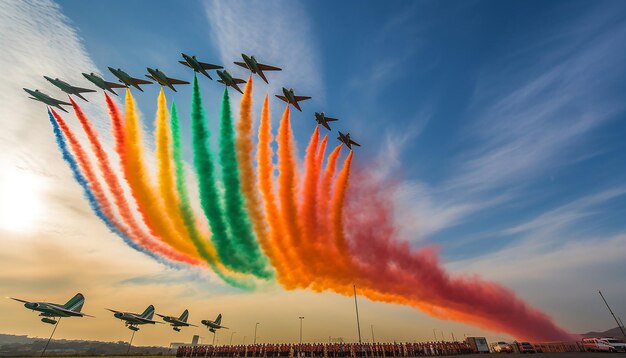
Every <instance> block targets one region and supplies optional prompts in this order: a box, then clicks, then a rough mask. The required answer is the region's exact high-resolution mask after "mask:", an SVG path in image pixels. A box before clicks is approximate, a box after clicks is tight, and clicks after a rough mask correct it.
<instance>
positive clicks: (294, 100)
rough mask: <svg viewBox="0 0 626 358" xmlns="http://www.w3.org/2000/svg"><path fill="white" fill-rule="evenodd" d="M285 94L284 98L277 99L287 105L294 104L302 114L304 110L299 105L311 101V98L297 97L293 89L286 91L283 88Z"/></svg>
mask: <svg viewBox="0 0 626 358" xmlns="http://www.w3.org/2000/svg"><path fill="white" fill-rule="evenodd" d="M283 94H284V96H279V95H276V97H278V98H280V99H282V100H283V101H285V102H287V104H293V106H294V107H296V109H297V110H298V111H300V112H302V109H301V108H300V105H299V104H298V102H300V101H304V100H307V99H311V97H306V96H296V95H295V93H294V92H293V88H290V89H286V88H285V87H283Z"/></svg>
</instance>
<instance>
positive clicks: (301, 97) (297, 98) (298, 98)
mask: <svg viewBox="0 0 626 358" xmlns="http://www.w3.org/2000/svg"><path fill="white" fill-rule="evenodd" d="M294 99H295V100H296V102H300V101H306V100H307V99H311V97H307V96H295V97H294Z"/></svg>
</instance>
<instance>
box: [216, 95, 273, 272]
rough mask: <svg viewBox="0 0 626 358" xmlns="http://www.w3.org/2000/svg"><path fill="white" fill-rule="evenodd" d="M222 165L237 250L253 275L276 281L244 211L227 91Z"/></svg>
mask: <svg viewBox="0 0 626 358" xmlns="http://www.w3.org/2000/svg"><path fill="white" fill-rule="evenodd" d="M220 164H221V166H222V178H223V181H224V205H225V208H226V218H227V219H228V227H229V229H230V233H231V234H232V237H233V239H234V240H236V243H237V248H238V249H240V250H241V252H242V254H243V255H244V257H245V258H246V260H247V261H248V264H249V265H250V268H251V270H252V272H253V273H254V274H255V275H256V276H258V277H261V278H267V279H269V278H273V277H274V272H273V271H272V270H271V269H270V268H269V267H268V265H267V264H268V261H267V258H266V257H265V255H264V254H263V253H262V251H261V248H260V247H259V243H258V242H257V241H256V237H255V236H254V232H253V231H252V225H251V223H250V218H248V215H247V213H246V211H245V209H244V201H243V200H244V199H243V195H242V193H241V187H240V182H239V168H238V165H237V153H236V151H235V131H234V129H233V118H232V115H231V112H230V99H229V98H228V89H224V97H223V98H222V111H221V121H220Z"/></svg>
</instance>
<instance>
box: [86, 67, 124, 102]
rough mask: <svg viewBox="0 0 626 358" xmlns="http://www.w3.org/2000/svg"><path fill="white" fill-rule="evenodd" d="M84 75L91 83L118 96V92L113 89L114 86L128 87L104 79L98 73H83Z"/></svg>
mask: <svg viewBox="0 0 626 358" xmlns="http://www.w3.org/2000/svg"><path fill="white" fill-rule="evenodd" d="M83 76H84V77H85V78H86V79H88V80H89V81H90V82H91V83H93V84H94V85H96V86H98V87H99V88H101V89H103V90H105V91H109V92H111V93H113V94H114V95H116V96H117V93H115V91H113V88H126V86H125V85H122V84H119V83H115V82H107V81H105V80H103V79H102V77H100V76H98V75H96V74H95V73H93V72H92V73H83Z"/></svg>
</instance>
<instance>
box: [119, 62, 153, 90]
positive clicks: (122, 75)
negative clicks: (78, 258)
mask: <svg viewBox="0 0 626 358" xmlns="http://www.w3.org/2000/svg"><path fill="white" fill-rule="evenodd" d="M109 71H111V73H112V74H113V75H114V76H115V77H117V78H118V79H119V80H120V82H122V83H123V84H125V85H126V87H129V86H133V87H135V88H136V89H138V90H140V91H141V92H143V90H142V89H141V87H139V85H147V84H151V83H152V82H150V81H146V80H142V79H139V78H133V77H131V76H130V75H129V74H128V73H126V72H124V71H122V69H121V68H118V69H117V70H116V69H114V68H111V67H109Z"/></svg>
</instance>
